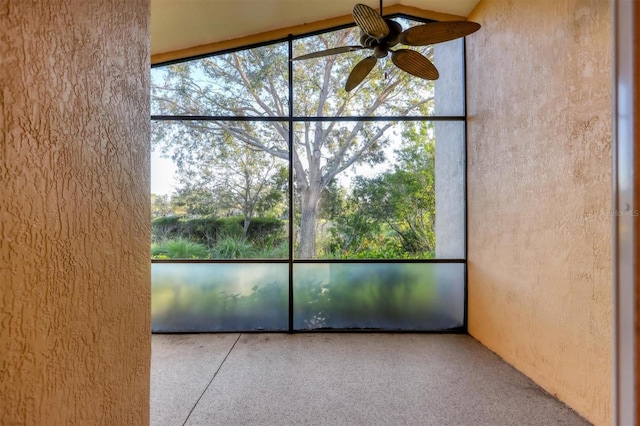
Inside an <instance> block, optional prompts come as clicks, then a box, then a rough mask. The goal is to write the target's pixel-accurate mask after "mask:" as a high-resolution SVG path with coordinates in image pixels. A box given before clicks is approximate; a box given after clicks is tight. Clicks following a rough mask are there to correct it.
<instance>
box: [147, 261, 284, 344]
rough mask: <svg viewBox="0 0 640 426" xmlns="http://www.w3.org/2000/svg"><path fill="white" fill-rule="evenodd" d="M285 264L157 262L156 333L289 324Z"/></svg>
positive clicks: (153, 293)
mask: <svg viewBox="0 0 640 426" xmlns="http://www.w3.org/2000/svg"><path fill="white" fill-rule="evenodd" d="M288 288H289V267H288V265H287V264H286V263H271V264H258V263H238V264H227V263H153V264H152V265H151V320H152V330H153V331H154V332H193V331H196V332H198V331H200V332H201V331H250V330H287V329H288V314H287V312H288Z"/></svg>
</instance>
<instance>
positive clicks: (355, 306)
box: [151, 17, 466, 332]
mask: <svg viewBox="0 0 640 426" xmlns="http://www.w3.org/2000/svg"><path fill="white" fill-rule="evenodd" d="M395 20H397V21H398V22H400V23H401V24H402V25H403V26H404V27H405V28H406V27H409V26H412V25H416V24H419V22H417V21H414V20H411V19H408V18H402V17H398V18H395ZM358 37H359V34H358V33H357V28H342V29H337V30H333V31H328V32H325V33H322V34H316V35H311V36H306V37H299V38H293V37H292V38H290V39H288V40H283V41H279V42H275V43H272V44H268V45H262V46H253V47H250V48H246V49H242V50H237V51H232V52H225V53H220V54H217V55H213V56H208V57H204V58H194V59H190V60H185V61H182V62H176V63H170V64H161V65H159V66H155V67H154V68H153V69H152V78H151V81H152V138H153V148H154V152H153V156H152V214H153V218H152V224H153V242H152V248H151V255H152V262H153V264H152V272H153V273H152V277H153V282H152V292H153V295H152V310H153V315H152V317H153V329H154V331H185V332H188V331H244V330H283V331H287V330H288V331H292V330H309V329H316V330H321V329H367V330H369V329H381V330H399V329H403V330H447V329H456V328H460V327H463V326H464V322H465V318H464V315H465V314H464V301H465V267H466V264H465V216H464V214H465V196H464V194H465V185H464V179H465V174H464V167H465V151H464V135H465V111H464V62H463V61H464V52H463V49H464V43H463V41H462V40H455V41H452V42H447V43H441V44H439V45H435V46H426V47H422V48H414V49H415V50H419V51H420V52H421V53H422V54H423V55H425V56H427V57H429V58H430V59H431V60H432V61H433V62H434V64H435V65H436V67H438V69H439V71H440V75H441V77H440V78H439V79H438V80H436V81H435V82H434V81H426V80H422V79H419V78H416V77H413V76H411V75H409V74H407V73H405V72H403V71H400V70H399V69H398V68H396V67H395V66H394V64H393V63H392V62H391V60H389V59H388V58H387V59H380V60H378V62H377V64H376V65H375V67H374V68H373V70H372V72H371V73H370V75H369V76H368V77H367V79H366V80H365V81H364V82H363V83H362V84H360V85H359V86H358V87H357V88H356V89H354V90H352V91H351V92H346V91H345V90H344V84H345V81H346V79H347V76H348V75H349V72H350V70H351V69H353V67H354V66H355V65H356V64H357V63H358V62H359V61H361V60H362V59H363V58H365V57H366V56H368V55H369V53H367V51H361V52H349V53H344V54H340V55H334V56H325V57H320V58H314V59H308V60H300V61H292V60H291V59H292V58H295V57H297V56H300V55H303V54H306V53H310V52H315V51H319V50H323V49H327V48H332V47H336V46H343V45H356V44H358ZM161 181H162V182H165V184H164V186H161V185H160V184H159V182H161Z"/></svg>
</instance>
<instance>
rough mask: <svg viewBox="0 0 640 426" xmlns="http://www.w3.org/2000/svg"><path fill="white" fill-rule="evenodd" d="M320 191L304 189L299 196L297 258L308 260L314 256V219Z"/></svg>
mask: <svg viewBox="0 0 640 426" xmlns="http://www.w3.org/2000/svg"><path fill="white" fill-rule="evenodd" d="M321 192H322V190H321V189H310V188H308V189H306V190H304V191H302V194H301V204H302V205H301V206H300V207H301V210H300V244H299V246H298V257H299V258H302V259H308V258H313V257H315V254H316V217H317V211H318V201H319V200H320V193H321Z"/></svg>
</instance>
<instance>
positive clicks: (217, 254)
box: [213, 236, 255, 259]
mask: <svg viewBox="0 0 640 426" xmlns="http://www.w3.org/2000/svg"><path fill="white" fill-rule="evenodd" d="M213 257H214V258H215V259H249V258H252V257H255V247H254V246H253V244H251V243H250V242H248V241H247V240H246V238H244V237H234V236H227V237H224V238H222V239H221V240H219V241H218V242H217V243H216V245H215V246H214V247H213Z"/></svg>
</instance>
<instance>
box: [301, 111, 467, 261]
mask: <svg viewBox="0 0 640 426" xmlns="http://www.w3.org/2000/svg"><path fill="white" fill-rule="evenodd" d="M442 123H445V122H421V121H411V122H399V123H398V122H395V123H394V122H387V121H376V122H342V121H341V122H315V123H296V124H295V125H294V148H295V151H294V160H295V161H296V163H295V166H294V184H295V199H294V202H295V204H294V206H295V207H294V212H295V229H296V234H295V243H296V246H295V254H296V257H297V258H301V259H310V258H315V259H428V258H436V257H439V258H462V257H463V256H464V173H463V172H464V156H463V155H464V150H463V147H464V139H463V138H464V131H463V130H464V124H463V123H462V122H446V124H442ZM439 156H442V158H440V157H439ZM439 197H442V200H441V201H442V202H441V203H440V204H438V198H439ZM439 209H440V210H439ZM439 211H442V215H443V217H442V221H440V222H438V217H437V216H438V212H439ZM440 229H442V231H440ZM454 231H455V232H454ZM439 232H443V235H442V238H439V237H438V235H437V234H438V233H439ZM439 244H442V245H443V248H446V250H439V248H438V245H439ZM459 248H462V250H459Z"/></svg>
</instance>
